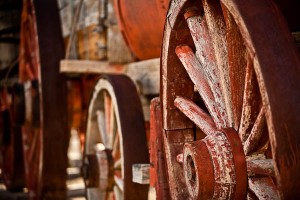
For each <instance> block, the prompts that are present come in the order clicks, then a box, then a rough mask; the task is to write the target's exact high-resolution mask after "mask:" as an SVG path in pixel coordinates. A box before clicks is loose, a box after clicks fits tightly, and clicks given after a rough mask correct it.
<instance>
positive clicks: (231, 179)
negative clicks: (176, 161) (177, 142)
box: [183, 129, 247, 199]
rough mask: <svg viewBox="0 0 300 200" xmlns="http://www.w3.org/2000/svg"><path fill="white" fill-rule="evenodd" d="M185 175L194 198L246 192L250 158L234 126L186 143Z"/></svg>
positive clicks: (226, 197) (238, 195) (239, 194)
mask: <svg viewBox="0 0 300 200" xmlns="http://www.w3.org/2000/svg"><path fill="white" fill-rule="evenodd" d="M183 152H184V153H183V154H184V159H183V167H184V177H185V182H186V185H187V188H188V191H189V194H190V197H192V199H241V198H240V197H242V198H243V197H244V196H245V193H246V183H247V175H246V162H245V156H244V153H243V150H242V143H241V141H240V139H239V137H238V134H237V133H236V131H235V130H233V129H225V130H222V131H217V132H215V133H213V134H211V135H208V136H207V137H205V138H204V139H203V140H199V141H195V142H191V143H186V144H185V146H184V151H183Z"/></svg>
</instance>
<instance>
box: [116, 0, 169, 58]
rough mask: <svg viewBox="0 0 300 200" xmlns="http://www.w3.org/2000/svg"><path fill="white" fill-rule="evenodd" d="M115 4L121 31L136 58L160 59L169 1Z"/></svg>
mask: <svg viewBox="0 0 300 200" xmlns="http://www.w3.org/2000/svg"><path fill="white" fill-rule="evenodd" d="M114 2H115V10H116V14H117V18H118V22H119V27H120V30H121V32H122V33H123V35H124V38H125V41H126V43H127V44H128V46H129V47H130V49H131V51H132V52H133V54H134V55H135V57H136V58H138V59H140V60H145V59H150V58H156V57H159V56H160V50H161V39H162V33H163V26H164V22H165V16H166V12H167V7H166V6H165V5H167V2H168V0H163V1H161V0H153V1H141V0H136V1H132V0H115V1H114ZM145 36H146V37H145Z"/></svg>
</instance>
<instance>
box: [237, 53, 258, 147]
mask: <svg viewBox="0 0 300 200" xmlns="http://www.w3.org/2000/svg"><path fill="white" fill-rule="evenodd" d="M257 96H260V95H259V88H258V83H257V80H256V76H255V72H254V68H253V58H251V56H250V55H248V59H247V68H246V78H245V89H244V97H243V109H242V116H241V122H240V127H239V135H240V138H241V140H242V142H245V141H246V139H247V138H248V136H249V134H250V132H251V128H252V127H253V125H254V123H255V120H256V118H257V115H258V113H259V105H260V104H261V103H260V98H259V99H257V98H256V97H257Z"/></svg>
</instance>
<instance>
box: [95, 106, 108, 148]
mask: <svg viewBox="0 0 300 200" xmlns="http://www.w3.org/2000/svg"><path fill="white" fill-rule="evenodd" d="M96 115H97V124H98V128H99V133H100V137H101V141H102V143H103V144H104V145H105V146H106V145H107V144H108V134H107V133H106V124H105V120H104V119H105V114H104V112H103V110H97V111H96Z"/></svg>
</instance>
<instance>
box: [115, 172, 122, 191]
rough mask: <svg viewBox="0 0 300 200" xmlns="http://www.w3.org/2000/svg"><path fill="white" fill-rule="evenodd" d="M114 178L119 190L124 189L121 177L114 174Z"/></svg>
mask: <svg viewBox="0 0 300 200" xmlns="http://www.w3.org/2000/svg"><path fill="white" fill-rule="evenodd" d="M114 180H115V183H116V186H118V188H119V189H120V190H121V191H124V183H123V181H122V179H121V178H119V177H118V176H116V175H115V176H114Z"/></svg>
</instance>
